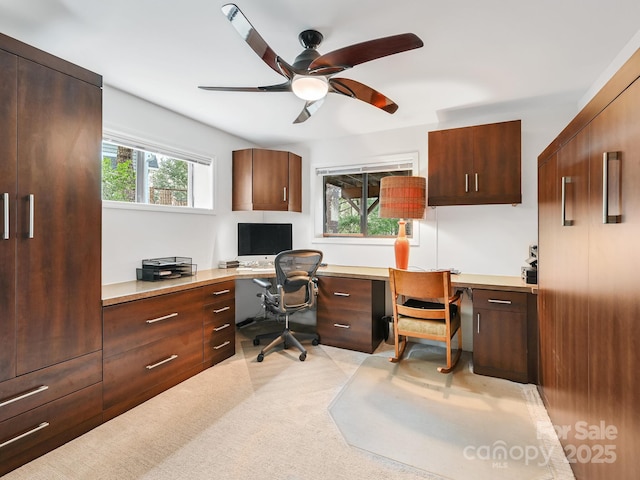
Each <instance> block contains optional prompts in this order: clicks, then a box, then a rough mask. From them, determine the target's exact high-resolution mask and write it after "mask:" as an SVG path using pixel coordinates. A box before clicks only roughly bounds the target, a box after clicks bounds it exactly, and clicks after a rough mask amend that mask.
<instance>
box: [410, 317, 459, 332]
mask: <svg viewBox="0 0 640 480" xmlns="http://www.w3.org/2000/svg"><path fill="white" fill-rule="evenodd" d="M459 326H460V317H456V318H452V319H451V330H452V331H453V332H455V331H456V329H457V328H458V327H459ZM398 333H400V334H401V335H408V336H411V333H414V334H416V335H418V336H423V335H428V336H433V337H446V336H447V324H446V322H445V321H444V320H425V319H424V318H420V319H417V318H413V317H407V316H405V315H398Z"/></svg>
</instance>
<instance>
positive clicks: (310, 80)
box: [291, 75, 329, 102]
mask: <svg viewBox="0 0 640 480" xmlns="http://www.w3.org/2000/svg"><path fill="white" fill-rule="evenodd" d="M291 89H292V90H293V93H294V94H295V95H296V97H298V98H301V99H302V100H305V101H307V102H313V101H315V100H320V99H321V98H324V97H325V95H326V94H327V92H328V91H329V82H327V79H326V78H325V77H321V76H309V75H295V76H294V77H293V80H292V81H291Z"/></svg>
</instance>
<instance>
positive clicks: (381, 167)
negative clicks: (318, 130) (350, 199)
mask: <svg viewBox="0 0 640 480" xmlns="http://www.w3.org/2000/svg"><path fill="white" fill-rule="evenodd" d="M393 170H410V171H411V172H412V173H411V174H412V175H419V172H420V164H419V154H418V152H417V151H415V152H405V153H396V154H390V155H378V156H374V157H369V158H368V159H367V160H365V161H364V162H359V163H355V162H354V163H345V164H329V165H318V166H316V167H315V168H314V173H313V177H314V178H313V180H312V191H313V192H314V193H313V195H314V196H313V198H314V199H315V202H314V208H313V210H314V237H313V240H312V243H319V244H336V245H393V243H394V242H395V238H396V237H365V236H355V235H354V236H346V235H337V236H326V235H325V234H324V215H325V211H324V208H325V205H324V203H325V198H324V193H325V192H324V181H323V178H324V176H326V175H330V174H333V175H340V174H346V173H365V172H367V173H375V172H384V171H393ZM408 221H411V222H414V220H408ZM412 232H413V235H412V237H409V243H410V245H416V246H418V245H420V228H419V226H418V224H413V225H412Z"/></svg>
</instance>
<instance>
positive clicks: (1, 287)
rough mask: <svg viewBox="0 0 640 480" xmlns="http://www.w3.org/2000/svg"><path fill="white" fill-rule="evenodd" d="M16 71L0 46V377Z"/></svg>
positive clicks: (8, 354)
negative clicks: (0, 135)
mask: <svg viewBox="0 0 640 480" xmlns="http://www.w3.org/2000/svg"><path fill="white" fill-rule="evenodd" d="M17 72H18V60H17V57H16V56H15V55H11V54H9V53H6V52H5V51H4V50H0V132H2V141H1V142H0V209H1V210H0V342H1V343H0V381H2V380H6V379H8V378H12V377H14V376H15V374H16V362H15V357H16V352H15V338H16V336H15V292H16V290H15V282H16V277H15V272H16V254H15V252H16V233H17V232H16V184H17V180H16V165H17V163H16V155H17V152H16V135H17V117H16V115H17V113H16V112H17V105H18V102H17V96H16V95H17V78H18V77H17Z"/></svg>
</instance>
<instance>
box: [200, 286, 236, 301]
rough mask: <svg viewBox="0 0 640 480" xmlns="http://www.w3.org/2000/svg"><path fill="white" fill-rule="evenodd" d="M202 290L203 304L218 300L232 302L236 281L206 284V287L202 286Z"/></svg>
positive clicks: (234, 295)
mask: <svg viewBox="0 0 640 480" xmlns="http://www.w3.org/2000/svg"><path fill="white" fill-rule="evenodd" d="M202 291H203V297H202V300H203V303H204V305H208V304H210V303H218V302H231V303H233V302H235V297H236V282H235V280H228V281H226V282H220V283H215V284H213V285H207V286H206V287H202Z"/></svg>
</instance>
